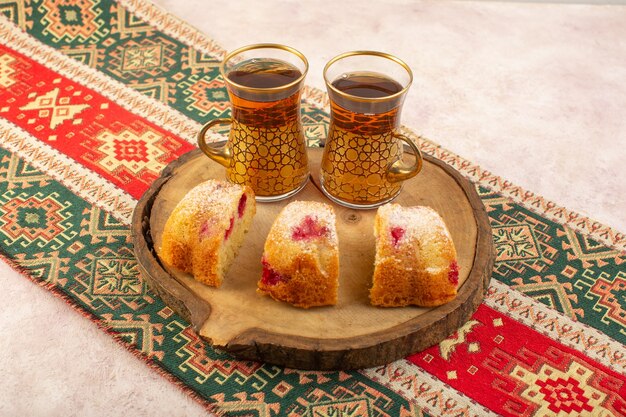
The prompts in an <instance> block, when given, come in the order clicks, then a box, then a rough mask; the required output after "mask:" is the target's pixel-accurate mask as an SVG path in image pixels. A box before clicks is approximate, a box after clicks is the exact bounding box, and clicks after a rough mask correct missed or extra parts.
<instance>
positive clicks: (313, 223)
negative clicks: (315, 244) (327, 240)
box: [291, 216, 330, 240]
mask: <svg viewBox="0 0 626 417" xmlns="http://www.w3.org/2000/svg"><path fill="white" fill-rule="evenodd" d="M329 232H330V229H329V228H328V227H326V226H322V225H320V223H319V222H318V221H317V219H314V218H313V217H311V216H306V217H305V218H304V219H303V220H302V222H301V223H300V224H299V225H298V226H296V227H294V229H293V232H292V233H291V238H292V239H293V240H311V239H315V238H318V237H322V236H327V235H328V233H329Z"/></svg>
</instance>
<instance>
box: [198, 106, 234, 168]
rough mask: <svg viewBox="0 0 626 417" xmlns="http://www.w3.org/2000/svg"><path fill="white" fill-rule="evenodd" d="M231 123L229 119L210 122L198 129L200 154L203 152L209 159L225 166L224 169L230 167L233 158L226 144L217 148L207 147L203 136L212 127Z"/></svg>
mask: <svg viewBox="0 0 626 417" xmlns="http://www.w3.org/2000/svg"><path fill="white" fill-rule="evenodd" d="M231 122H232V120H231V119H230V118H224V119H215V120H211V121H210V122H207V123H205V124H204V126H202V129H200V131H199V132H198V136H197V139H198V147H200V149H201V150H202V152H204V154H205V155H206V156H208V157H209V158H211V159H212V160H214V161H215V162H217V163H218V164H220V165H223V166H225V167H226V168H228V167H230V160H231V159H232V157H233V155H232V153H231V151H230V149H229V148H228V142H226V143H225V144H224V146H221V147H219V148H216V147H213V146H209V145H208V144H207V143H206V136H205V135H206V132H207V131H208V130H209V129H210V128H212V127H213V126H215V125H217V124H222V125H225V124H228V125H230V124H231Z"/></svg>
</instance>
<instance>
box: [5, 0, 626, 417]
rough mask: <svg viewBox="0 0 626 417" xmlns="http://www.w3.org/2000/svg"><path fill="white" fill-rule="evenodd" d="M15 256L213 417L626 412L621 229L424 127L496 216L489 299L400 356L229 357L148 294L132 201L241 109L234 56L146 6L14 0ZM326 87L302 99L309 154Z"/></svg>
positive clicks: (625, 267)
mask: <svg viewBox="0 0 626 417" xmlns="http://www.w3.org/2000/svg"><path fill="white" fill-rule="evenodd" d="M0 11H2V13H3V14H4V16H5V18H2V19H1V20H0V250H1V251H2V255H3V256H4V258H5V259H6V260H7V261H8V262H10V263H11V264H12V265H14V266H15V268H17V269H19V270H21V271H23V272H24V273H25V274H26V275H27V276H29V277H30V278H31V279H32V280H33V281H34V282H36V283H38V284H39V285H41V286H43V287H45V288H47V289H49V290H50V291H52V292H53V293H55V294H56V295H58V296H60V297H62V298H63V299H65V300H66V301H67V302H68V303H69V304H70V305H72V306H74V307H75V308H76V309H77V310H79V311H81V312H82V313H84V314H85V315H86V316H88V317H90V318H91V319H92V320H93V321H94V322H95V323H97V324H98V326H100V327H101V328H102V329H103V330H105V331H106V332H108V333H109V334H110V335H112V337H114V338H116V340H118V341H119V342H120V343H122V344H124V345H125V346H126V347H127V348H128V349H130V350H131V351H133V352H135V353H136V354H137V356H138V357H140V358H141V359H143V360H144V361H145V362H146V363H147V364H149V365H150V366H152V367H155V368H157V369H158V370H159V371H160V372H161V373H162V374H163V375H164V376H165V377H167V378H169V379H170V380H171V381H172V382H174V383H176V384H179V385H180V386H182V387H183V388H184V389H185V390H187V392H189V394H190V395H192V396H194V397H195V398H196V399H197V400H198V401H200V402H201V403H203V404H204V405H205V406H206V407H207V408H208V409H209V410H211V411H213V412H215V413H216V414H224V415H233V416H234V415H246V416H249V415H255V416H256V415H258V416H274V415H292V416H310V417H314V416H315V417H317V416H328V417H339V416H352V417H354V416H422V415H446V416H447V415H449V416H489V415H498V414H502V415H511V416H550V415H554V416H557V415H559V416H563V415H598V416H609V415H615V416H618V415H626V402H625V400H624V398H626V377H625V376H624V375H625V374H626V349H625V348H624V344H625V343H626V252H625V251H624V250H625V249H626V239H625V237H624V235H622V234H620V233H616V232H615V231H613V230H611V229H609V228H606V227H604V226H602V225H599V224H597V223H594V222H593V221H591V220H589V219H586V218H582V217H580V216H578V215H576V214H575V213H571V212H569V211H567V210H565V209H563V208H559V207H558V206H556V205H554V204H552V203H550V202H547V201H545V200H543V199H542V198H541V197H538V196H535V195H533V194H532V193H528V192H526V191H524V190H522V189H520V188H518V187H515V186H513V185H511V184H510V183H508V182H507V181H504V180H502V179H501V178H499V177H497V176H494V175H492V174H490V173H489V172H485V171H483V170H481V169H480V167H477V166H475V165H473V164H472V163H470V162H468V161H465V160H463V159H462V158H460V157H458V156H456V155H453V154H451V153H450V152H447V151H446V150H444V149H441V148H440V147H438V146H437V145H436V144H434V143H433V142H431V141H428V140H426V139H423V138H419V137H417V136H415V135H414V134H413V133H412V132H410V131H409V130H408V129H405V132H404V133H406V134H409V135H411V136H412V137H413V138H414V139H415V140H416V141H417V142H418V143H419V144H420V146H421V148H422V150H423V151H424V152H427V153H430V154H431V155H434V156H435V157H437V158H440V159H442V160H444V161H445V162H447V163H449V164H450V165H452V166H453V167H455V168H456V169H457V170H459V171H461V172H462V173H463V174H464V175H466V176H467V177H468V178H470V179H471V180H472V181H473V182H474V184H475V186H476V189H477V191H478V193H479V195H480V196H481V198H482V200H483V202H484V204H485V206H486V208H487V211H488V214H489V217H490V220H491V225H492V227H493V238H494V244H495V247H496V254H497V258H496V264H495V268H494V271H493V279H492V282H491V286H490V288H489V290H488V293H487V295H486V297H485V301H484V303H483V304H482V305H481V306H480V307H479V308H478V310H477V312H476V313H475V314H474V315H473V316H472V318H471V319H470V320H469V321H468V322H467V323H466V324H465V325H464V326H463V327H462V328H460V329H459V330H458V331H457V332H456V333H455V334H453V335H452V336H450V337H449V338H447V339H446V340H444V341H443V342H441V343H440V344H439V345H437V346H433V347H431V348H429V349H427V350H426V351H423V352H420V353H417V354H415V355H412V356H410V357H408V358H406V359H402V360H398V361H396V362H394V363H391V364H388V365H386V366H381V367H376V368H371V369H364V370H359V371H353V372H311V371H297V370H292V369H284V368H281V367H277V366H273V365H268V364H263V363H256V362H246V361H239V360H236V359H233V358H232V357H230V356H229V355H228V354H225V353H223V352H220V351H216V350H213V349H212V348H211V347H210V346H208V345H207V344H206V343H205V342H203V341H202V340H201V339H200V338H199V337H198V336H197V334H195V333H194V331H193V330H192V329H191V328H190V327H189V325H188V323H186V322H185V321H184V320H183V319H182V318H181V317H179V316H177V315H176V314H175V313H174V312H173V311H172V310H171V309H170V308H169V307H168V306H166V305H165V304H164V303H163V301H162V300H161V299H160V298H159V297H158V296H156V295H155V294H154V293H153V292H151V291H150V289H149V288H148V287H147V286H146V284H145V282H143V281H142V279H141V278H140V277H139V275H138V269H137V264H136V260H135V259H134V256H133V252H132V245H131V242H130V232H129V224H130V216H131V213H132V209H133V207H134V205H135V203H136V201H137V199H138V198H139V197H140V196H141V195H142V193H143V192H144V191H145V190H146V189H147V188H148V187H149V186H150V184H151V183H152V181H153V180H154V179H155V178H157V177H158V176H159V173H160V171H161V170H162V169H163V168H164V167H165V166H166V165H167V164H168V163H169V162H171V161H172V160H174V159H176V158H178V157H179V156H180V155H182V154H184V153H186V152H188V151H189V150H191V149H193V148H194V144H193V142H194V137H195V133H196V132H197V131H198V130H199V126H200V123H204V122H206V121H207V120H210V119H212V118H217V117H223V116H227V115H228V114H229V104H228V95H227V93H226V90H225V87H224V84H223V82H222V80H221V79H220V78H219V71H218V65H219V62H220V59H221V58H222V57H223V53H224V51H223V50H222V49H221V48H219V46H217V45H215V44H214V43H213V42H212V41H211V40H209V39H207V38H206V37H204V36H203V35H202V34H200V33H198V32H196V31H195V30H194V29H193V28H190V27H189V26H187V25H185V24H184V23H182V22H180V21H179V20H177V19H175V18H174V17H172V16H170V15H168V14H166V13H165V12H163V11H160V10H159V9H157V8H155V7H154V6H152V5H150V4H148V3H144V2H140V1H135V0H124V1H121V2H120V3H114V2H111V1H105V0H81V1H71V2H70V1H57V0H38V1H11V0H2V1H0ZM325 104H326V97H325V95H324V94H323V93H321V92H319V91H316V90H310V89H309V90H307V91H306V92H305V95H304V104H303V124H304V129H305V133H306V136H307V140H308V142H309V145H310V146H315V145H317V144H318V143H319V141H320V139H321V138H324V137H325V136H326V132H327V128H328V113H327V112H326V110H325Z"/></svg>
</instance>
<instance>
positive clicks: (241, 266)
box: [132, 149, 494, 370]
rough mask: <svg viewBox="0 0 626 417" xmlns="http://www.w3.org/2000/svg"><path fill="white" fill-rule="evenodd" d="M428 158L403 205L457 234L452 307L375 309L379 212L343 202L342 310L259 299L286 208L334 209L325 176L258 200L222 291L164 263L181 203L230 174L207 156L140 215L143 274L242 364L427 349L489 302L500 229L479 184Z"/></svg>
mask: <svg viewBox="0 0 626 417" xmlns="http://www.w3.org/2000/svg"><path fill="white" fill-rule="evenodd" d="M321 153H322V151H321V150H319V149H309V157H310V163H311V172H313V173H317V172H319V163H320V159H321ZM424 162H425V163H424V168H423V170H422V172H421V173H420V174H419V175H418V176H417V177H416V178H414V179H412V180H409V181H407V182H405V185H404V188H403V191H402V193H401V194H400V196H399V197H398V198H397V199H396V200H395V202H396V203H399V204H402V205H405V206H411V205H427V206H430V207H432V208H434V209H435V210H437V211H438V212H439V213H440V214H441V216H442V217H443V219H444V221H445V222H446V224H447V226H448V229H449V230H450V233H451V235H452V238H453V240H454V243H455V246H456V248H457V253H458V263H459V266H460V287H459V293H458V296H457V298H456V299H455V300H453V301H451V302H450V303H448V304H445V305H443V306H440V307H437V308H419V307H405V308H391V309H390V308H376V307H373V306H371V305H370V304H369V298H368V291H369V287H370V286H371V277H372V272H373V261H374V249H375V245H374V236H373V222H374V217H375V214H376V211H375V210H352V209H348V208H344V207H340V206H334V208H335V213H336V215H337V229H338V234H339V246H340V253H341V255H340V289H339V302H338V304H337V305H336V306H333V307H321V308H314V309H309V310H302V309H298V308H295V307H292V306H290V305H287V304H284V303H279V302H276V301H274V300H272V299H270V298H269V297H264V296H261V295H259V294H257V293H256V291H255V290H256V282H257V280H258V279H259V277H260V276H261V262H260V261H261V256H262V251H263V244H264V242H265V238H266V236H267V233H268V232H269V229H270V227H271V224H272V222H273V221H274V219H275V217H276V216H277V214H278V213H279V211H280V210H281V209H282V207H284V206H285V205H286V204H288V203H289V202H290V201H293V200H314V201H324V202H327V203H329V201H328V200H327V199H326V198H325V197H324V196H323V195H322V193H321V192H320V191H319V190H318V189H317V188H316V185H315V184H316V183H319V182H318V181H317V178H316V175H314V176H313V177H312V180H311V181H310V182H309V184H307V186H306V187H305V188H304V189H303V190H302V191H301V192H300V193H298V194H297V195H296V196H295V197H292V198H291V199H288V200H284V201H281V202H276V203H257V214H256V216H255V218H254V221H253V224H252V227H251V229H250V231H249V233H248V235H247V236H246V239H245V241H244V244H243V246H242V247H241V249H240V252H239V256H238V257H237V259H236V260H235V262H234V263H233V265H232V267H231V268H230V270H229V272H228V274H227V276H226V278H225V280H224V284H223V285H222V287H221V288H219V289H216V288H209V287H206V286H204V285H202V284H200V283H198V282H197V281H195V280H194V279H193V277H191V276H189V275H188V274H185V273H182V272H181V271H178V270H175V269H172V268H169V267H167V266H165V265H163V264H162V263H161V262H160V260H159V258H158V249H159V247H160V239H161V233H162V230H163V226H164V224H165V221H166V220H167V218H168V216H169V214H170V213H171V211H172V210H173V208H174V207H175V205H176V204H177V203H178V201H180V199H181V198H182V197H183V196H184V195H185V193H186V192H187V191H188V190H189V189H190V188H191V187H193V186H195V185H196V184H198V183H200V182H202V181H204V180H206V179H209V178H219V179H221V178H224V170H223V168H222V167H221V166H219V165H217V164H215V163H213V162H212V161H210V160H209V159H208V158H206V157H205V156H204V155H203V154H201V153H200V152H199V151H192V152H190V153H188V154H186V155H185V156H183V157H182V158H180V159H179V160H177V161H176V162H173V163H172V164H170V166H168V168H166V170H164V172H163V175H162V177H161V178H160V179H159V180H157V181H156V182H155V183H154V184H153V186H152V187H151V188H150V189H149V190H148V191H147V192H146V194H145V195H144V196H143V197H142V198H141V200H140V201H139V203H138V205H137V207H136V209H135V213H134V216H133V225H132V229H133V240H134V244H135V253H136V255H137V259H138V261H139V265H140V271H141V274H142V276H143V277H144V278H145V279H146V280H147V281H148V283H149V285H150V286H151V287H152V288H153V289H154V290H155V291H156V292H157V293H158V294H159V296H161V297H162V298H163V300H164V301H165V302H166V303H167V304H168V305H170V307H172V309H174V310H175V311H176V312H177V313H179V314H181V315H182V316H183V317H184V318H185V319H187V320H189V322H190V323H191V324H192V325H193V327H194V329H195V330H196V331H197V332H198V333H199V334H200V336H201V337H203V338H204V339H206V340H208V341H209V342H210V343H212V344H213V345H214V346H216V347H220V348H222V349H225V350H227V351H229V352H231V353H232V354H234V355H236V356H238V357H241V358H246V359H253V360H260V361H265V362H269V363H274V364H278V365H283V366H288V367H293V368H300V369H318V370H325V369H353V368H363V367H370V366H375V365H380V364H384V363H388V362H391V361H393V360H396V359H399V358H402V357H404V356H406V355H408V354H410V353H413V352H416V351H419V350H423V349H425V348H427V347H429V346H432V345H433V344H436V343H438V342H440V341H441V340H443V339H444V338H445V337H447V336H448V335H450V334H451V333H453V332H454V331H455V330H456V329H457V328H458V327H459V326H461V325H462V324H463V323H465V321H467V319H469V317H470V316H471V314H472V313H473V312H474V311H475V310H476V308H477V307H478V305H479V304H480V302H481V301H482V299H483V295H484V292H485V291H486V289H487V286H488V282H489V280H490V278H491V272H492V269H493V262H494V252H493V242H492V237H491V227H490V225H489V220H488V217H487V214H486V212H485V209H484V206H483V204H482V202H481V200H480V198H479V196H478V195H477V193H476V191H475V189H474V187H473V186H472V185H471V184H470V183H469V182H468V181H467V180H466V179H465V178H464V177H462V176H461V175H460V174H459V173H458V172H456V171H455V170H454V169H452V168H451V167H449V166H448V165H446V164H445V163H443V162H441V161H439V160H436V159H434V158H431V157H429V156H425V161H424ZM329 204H330V203H329Z"/></svg>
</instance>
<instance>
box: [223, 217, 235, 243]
mask: <svg viewBox="0 0 626 417" xmlns="http://www.w3.org/2000/svg"><path fill="white" fill-rule="evenodd" d="M233 226H235V218H234V217H231V218H230V226H228V229H226V231H225V232H224V240H226V239H228V238H229V237H230V234H231V233H232V232H233Z"/></svg>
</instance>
